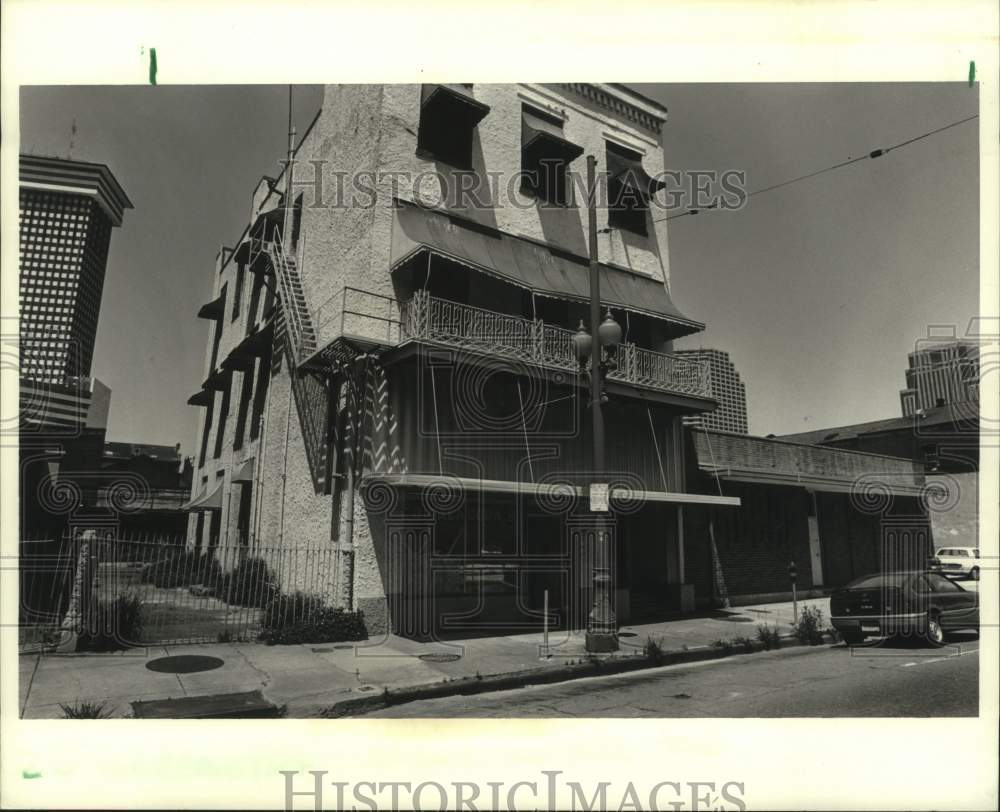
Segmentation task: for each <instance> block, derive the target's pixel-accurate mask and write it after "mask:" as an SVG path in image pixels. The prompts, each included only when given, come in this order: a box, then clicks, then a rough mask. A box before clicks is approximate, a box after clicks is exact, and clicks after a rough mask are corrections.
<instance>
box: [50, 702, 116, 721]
mask: <svg viewBox="0 0 1000 812" xmlns="http://www.w3.org/2000/svg"><path fill="white" fill-rule="evenodd" d="M59 707H60V708H62V712H63V719H110V718H111V715H112V714H113V713H114V710H115V709H114V708H108V703H107V702H75V703H74V704H72V705H63V704H62V703H60V704H59Z"/></svg>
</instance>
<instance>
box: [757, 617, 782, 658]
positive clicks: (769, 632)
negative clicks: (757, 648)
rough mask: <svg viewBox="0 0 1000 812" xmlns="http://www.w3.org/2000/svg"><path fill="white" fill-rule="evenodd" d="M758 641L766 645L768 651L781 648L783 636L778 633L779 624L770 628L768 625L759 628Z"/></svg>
mask: <svg viewBox="0 0 1000 812" xmlns="http://www.w3.org/2000/svg"><path fill="white" fill-rule="evenodd" d="M757 639H758V640H760V642H761V643H763V644H764V648H765V649H767V650H768V651H771V650H772V649H779V648H781V634H780V632H778V624H777V623H775V624H774V626H768V625H767V624H766V623H764V624H762V625H760V626H758V627H757Z"/></svg>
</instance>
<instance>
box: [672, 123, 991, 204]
mask: <svg viewBox="0 0 1000 812" xmlns="http://www.w3.org/2000/svg"><path fill="white" fill-rule="evenodd" d="M975 118H979V114H978V113H977V114H976V115H974V116H969V117H968V118H963V119H961V120H959V121H953V122H952V123H951V124H945V126H943V127H938V128H937V129H936V130H930V131H929V132H925V133H923V134H921V135H918V136H916V137H914V138H909V139H907V140H906V141H901V142H900V143H898V144H894V145H893V146H891V147H884V148H882V149H876V150H872V151H871V152H869V153H868V154H867V155H861V156H859V157H857V158H849V159H848V160H846V161H841V162H840V163H838V164H833V166H828V167H826V168H824V169H817V170H816V171H815V172H809V173H808V174H806V175H799V176H798V177H796V178H791V179H790V180H786V181H782V182H781V183H775V184H774V185H772V186H765V187H764V188H763V189H756V190H755V191H753V192H748V193H747V198H751V197H753V196H754V195H762V194H764V193H766V192H773V191H774V190H775V189H781V188H783V187H785V186H791V185H792V184H793V183H799V182H800V181H803V180H808V179H809V178H815V177H816V176H817V175H822V174H824V173H826V172H832V171H833V170H835V169H842V168H843V167H845V166H850V165H851V164H856V163H859V162H861V161H865V160H868V159H870V158H881V157H882V156H883V155H886V154H887V153H889V152H892V151H893V150H895V149H900V148H902V147H906V146H909V145H910V144H913V143H915V142H917V141H920V140H922V139H924V138H930V137H931V136H932V135H937V134H938V133H942V132H944V131H945V130H950V129H951V128H952V127H957V126H958V125H959V124H965V123H966V122H967V121H972V120H973V119H975ZM714 208H717V204H713V205H711V206H705V208H704V209H689V210H688V211H683V212H680V213H679V214H671V215H670V216H669V217H661V218H660V219H659V220H654V221H653V222H654V223H662V222H664V221H665V220H676V219H677V218H678V217H689V216H690V215H693V214H697V213H698V212H699V211H705V210H707V209H714Z"/></svg>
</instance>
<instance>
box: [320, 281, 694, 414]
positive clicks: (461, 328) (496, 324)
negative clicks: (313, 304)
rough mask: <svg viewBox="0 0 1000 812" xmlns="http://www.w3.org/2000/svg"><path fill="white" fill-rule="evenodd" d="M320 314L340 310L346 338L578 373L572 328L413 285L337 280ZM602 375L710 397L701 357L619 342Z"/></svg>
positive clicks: (338, 314) (655, 388)
mask: <svg viewBox="0 0 1000 812" xmlns="http://www.w3.org/2000/svg"><path fill="white" fill-rule="evenodd" d="M324 310H325V311H326V320H327V322H328V321H329V320H331V319H336V318H339V320H340V322H341V323H340V329H339V330H337V331H336V332H338V333H339V334H340V335H341V336H342V337H343V338H344V339H345V340H347V341H350V342H354V343H360V344H363V345H368V346H381V347H384V348H387V349H388V348H392V347H401V346H403V345H406V344H411V343H422V344H431V345H437V346H442V347H450V348H454V349H456V350H459V351H464V352H469V353H474V354H477V355H481V356H487V357H493V358H498V359H509V360H516V361H520V362H523V363H526V364H529V365H532V366H537V367H540V368H543V369H548V370H553V371H559V372H569V373H572V375H573V376H576V375H577V374H578V373H579V364H578V362H577V359H576V355H575V353H574V349H573V336H574V331H572V330H568V329H566V328H564V327H561V326H557V325H554V324H549V323H546V322H545V321H543V320H542V319H526V318H522V317H519V316H513V315H509V314H506V313H500V312H497V311H493V310H487V309H484V308H480V307H475V306H472V305H468V304H463V303H460V302H453V301H450V300H447V299H441V298H437V297H434V296H431V295H430V294H429V293H428V292H426V291H415V292H414V293H413V294H412V296H411V297H410V298H409V299H407V300H405V301H398V300H396V299H393V298H391V297H388V296H381V295H379V294H373V293H370V292H367V291H363V290H359V289H357V288H344V290H343V291H342V292H341V293H340V294H339V295H338V296H337V297H335V300H334V301H331V302H329V303H328V304H327V306H326V307H325V308H324ZM615 360H616V365H615V368H614V369H612V370H611V371H610V372H609V374H608V381H609V383H617V384H624V385H627V386H633V387H639V388H642V389H646V390H653V391H658V392H661V393H665V394H669V395H677V396H681V397H688V398H695V399H699V400H710V399H711V398H712V384H711V377H710V372H709V367H708V364H707V363H706V362H704V361H700V360H695V359H690V358H683V357H680V356H676V355H671V354H669V353H661V352H656V351H654V350H649V349H645V348H642V347H639V346H637V345H635V344H634V343H629V342H624V343H622V344H621V345H620V346H619V348H618V350H617V353H616V359H615Z"/></svg>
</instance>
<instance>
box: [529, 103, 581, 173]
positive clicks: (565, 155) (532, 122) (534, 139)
mask: <svg viewBox="0 0 1000 812" xmlns="http://www.w3.org/2000/svg"><path fill="white" fill-rule="evenodd" d="M521 149H522V150H523V151H524V152H525V153H529V154H531V155H533V156H536V157H537V158H558V159H561V160H563V161H565V162H566V163H569V162H570V161H572V160H574V159H576V158H579V157H580V156H581V155H583V147H581V146H577V145H576V144H574V143H572V142H570V141H567V140H566V138H565V136H564V135H563V128H562V125H561V124H559V123H556V122H555V121H553V120H552V119H550V118H549V116H546V115H545V114H544V113H542V112H540V111H535V110H532V109H531V108H530V107H524V108H522V110H521Z"/></svg>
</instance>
